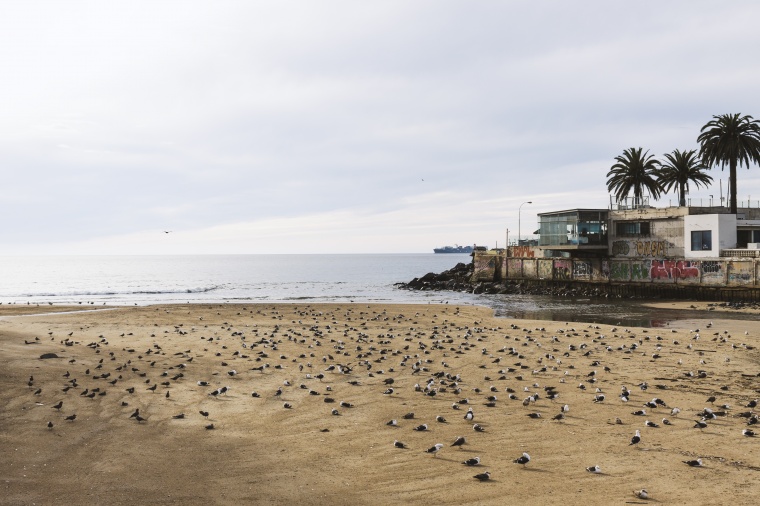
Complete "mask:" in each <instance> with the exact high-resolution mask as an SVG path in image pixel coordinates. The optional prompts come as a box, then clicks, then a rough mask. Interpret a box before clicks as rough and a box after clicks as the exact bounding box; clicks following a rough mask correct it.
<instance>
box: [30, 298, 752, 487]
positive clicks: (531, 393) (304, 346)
mask: <svg viewBox="0 0 760 506" xmlns="http://www.w3.org/2000/svg"><path fill="white" fill-rule="evenodd" d="M233 307H234V306H233ZM329 308H330V309H329V310H328V307H327V306H325V307H321V306H306V307H301V306H293V308H292V313H289V314H286V313H285V312H284V311H283V309H282V307H279V308H275V307H273V308H271V309H270V310H268V309H266V308H262V307H256V308H254V309H249V308H246V307H234V309H233V311H235V312H236V313H237V314H235V315H233V316H231V315H229V312H227V313H225V316H224V317H222V315H221V313H219V314H218V316H219V318H218V320H219V321H218V322H215V323H210V320H212V318H210V317H208V316H205V317H201V318H197V317H196V318H195V319H192V310H191V311H190V312H189V313H188V314H187V315H184V314H183V315H182V316H181V317H180V315H179V314H177V320H178V321H177V323H176V324H175V325H173V326H172V327H171V328H170V329H161V326H159V325H158V324H156V325H155V327H156V330H155V331H153V332H152V333H151V334H150V336H149V337H148V336H142V337H134V336H133V337H132V338H131V339H130V340H129V341H128V342H129V343H130V344H131V345H132V346H135V347H134V348H132V347H129V346H123V345H121V344H119V343H120V342H121V339H119V338H123V337H125V336H129V335H131V333H130V334H126V333H123V334H121V335H120V336H119V337H118V338H117V337H115V336H106V335H99V336H98V337H97V338H92V336H90V335H89V334H88V333H87V332H86V329H75V330H73V331H71V330H69V329H67V330H65V331H63V330H55V331H51V332H50V334H49V336H48V337H49V340H50V341H51V342H52V343H53V344H55V345H56V346H57V347H59V348H56V349H59V350H60V349H63V350H65V351H66V352H67V354H66V355H67V357H71V358H69V359H68V362H67V364H66V367H67V370H66V372H65V373H63V374H62V375H61V376H60V378H59V381H58V382H57V384H56V385H51V384H50V382H47V384H45V385H42V386H41V387H40V386H38V385H37V383H36V382H35V378H34V377H30V378H29V380H28V381H27V382H26V383H27V388H28V389H30V392H31V393H32V395H34V396H35V397H36V398H39V400H38V401H37V402H38V403H40V404H45V403H48V404H49V406H50V408H51V409H52V410H53V414H56V415H57V416H59V417H60V419H62V421H63V422H68V423H75V421H77V413H75V412H73V411H70V410H69V409H67V408H69V406H79V407H80V408H82V407H83V406H85V407H86V406H87V405H88V404H86V403H85V402H83V401H82V400H83V399H89V400H90V402H100V403H105V402H115V403H118V406H119V407H120V409H123V410H124V420H127V421H133V422H134V423H136V424H138V425H140V426H143V427H149V426H150V425H151V423H153V422H156V421H159V420H158V419H157V417H158V416H159V415H158V413H163V412H164V410H162V409H158V406H160V405H168V406H176V407H177V408H178V410H177V411H179V412H177V411H175V412H174V414H172V415H171V416H166V417H165V419H167V420H171V421H174V422H175V423H188V422H189V423H192V422H193V420H194V419H198V416H197V415H191V414H190V413H198V415H200V417H202V422H199V424H198V426H199V427H203V428H205V430H219V429H224V427H225V423H226V422H225V420H224V419H223V417H221V416H218V415H216V416H214V415H212V412H213V409H214V408H213V403H214V402H218V401H219V399H222V398H228V397H229V396H231V395H234V396H235V397H234V398H235V400H236V402H241V399H248V400H247V401H246V402H249V403H256V402H268V403H279V405H280V406H281V408H282V409H285V410H293V411H297V410H299V409H302V408H304V407H306V406H308V409H311V410H313V411H314V416H315V417H317V418H319V416H320V412H321V413H323V414H324V415H325V417H324V418H320V420H321V423H322V424H323V425H325V426H329V425H330V421H329V419H330V418H331V417H342V416H345V415H346V414H348V413H350V412H352V411H356V410H361V408H362V406H363V405H364V404H369V403H370V401H371V402H376V401H375V399H374V398H373V396H377V397H378V398H385V401H384V402H388V403H391V404H393V403H394V402H397V406H398V408H399V412H398V415H397V418H393V419H391V420H389V421H382V422H381V421H378V422H377V423H378V427H376V428H374V429H376V430H377V431H378V434H384V432H383V430H385V431H393V432H394V436H395V437H392V436H391V435H390V433H388V441H389V442H390V441H392V447H393V448H395V449H398V450H410V449H414V448H415V447H417V444H418V443H419V442H420V441H424V438H425V437H431V438H432V437H435V438H436V439H437V438H438V437H439V436H438V434H440V433H441V431H446V432H449V433H454V434H457V435H456V436H455V437H454V439H453V442H451V443H447V444H444V443H440V442H434V441H435V439H432V440H429V442H428V443H427V444H426V445H424V443H423V444H421V445H419V448H418V450H419V455H420V456H422V454H428V455H431V456H432V457H434V458H436V459H437V458H438V456H439V455H442V454H446V453H447V452H449V453H450V452H451V451H452V450H450V449H451V448H456V449H457V450H458V451H461V450H462V449H463V447H464V446H465V445H466V446H467V447H468V448H472V450H471V451H473V452H475V453H480V452H481V451H482V452H486V451H488V453H489V454H490V455H491V457H490V462H487V460H489V459H486V458H482V454H481V455H478V456H472V457H468V458H466V459H464V460H461V459H456V460H455V462H457V463H460V466H461V465H463V466H464V468H469V467H480V468H483V467H490V469H489V470H486V471H483V472H480V473H478V474H475V475H474V476H472V478H474V479H475V480H477V481H479V482H489V481H493V479H494V478H492V473H493V475H495V476H499V479H501V477H505V476H508V474H509V472H508V471H506V470H505V469H504V467H503V465H502V464H503V463H504V462H509V461H510V460H511V463H513V464H517V465H518V466H519V467H522V468H525V467H527V466H529V465H530V466H533V465H534V463H533V461H532V457H531V455H529V453H528V452H527V451H521V450H517V449H516V447H512V448H507V447H505V448H499V449H498V450H499V453H502V454H503V455H504V457H503V458H501V459H495V458H494V456H493V455H494V451H493V450H494V449H493V448H489V447H488V445H487V444H486V443H485V441H486V439H485V438H486V437H488V436H489V435H493V431H494V430H495V429H493V427H496V425H497V424H495V423H494V422H496V421H498V420H505V419H506V420H508V419H509V417H512V416H515V415H518V416H519V415H523V416H525V417H526V418H527V419H529V420H531V421H530V422H527V423H532V424H535V429H534V430H533V431H532V434H533V438H534V439H535V440H538V439H541V438H544V437H546V434H547V432H548V431H551V430H552V426H553V425H552V424H564V423H571V422H572V421H573V420H582V419H583V418H582V417H583V416H588V415H587V413H588V412H590V410H594V409H601V408H597V407H596V406H595V407H593V408H590V407H589V406H594V405H598V406H600V407H601V406H604V409H608V411H605V412H607V413H610V414H613V415H614V416H612V417H611V418H610V419H611V420H613V421H612V422H610V424H611V425H612V426H617V425H633V427H631V428H632V429H633V430H634V431H635V433H634V435H633V436H630V432H628V436H627V437H630V439H627V437H626V436H624V435H618V434H619V431H618V430H615V431H614V432H612V436H611V437H614V438H616V439H617V440H618V441H619V442H618V443H617V445H618V446H619V447H620V452H625V451H626V450H628V448H627V447H633V448H631V449H630V450H629V451H631V450H637V449H640V447H642V446H645V445H646V444H647V443H646V442H647V440H648V439H650V438H651V439H656V436H655V435H654V434H656V433H657V431H658V430H659V431H666V430H679V431H680V430H685V428H686V426H685V425H684V418H683V412H684V411H686V412H690V413H692V417H693V426H691V427H690V430H692V429H693V430H698V431H709V430H710V428H711V427H712V426H713V424H715V425H716V426H721V427H726V426H729V425H738V424H739V423H741V424H743V425H745V427H744V428H743V429H742V430H739V429H737V430H736V434H737V435H741V436H743V437H746V438H752V437H755V432H754V430H752V429H751V428H749V427H748V426H751V425H755V424H757V423H760V422H759V415H758V414H757V413H756V412H755V411H754V409H755V407H756V406H757V403H758V400H757V399H754V398H749V397H748V394H749V392H748V391H747V390H746V389H745V390H744V391H742V392H733V391H732V388H733V387H732V386H729V385H724V386H720V387H719V388H717V389H716V391H715V392H710V395H709V396H708V397H706V398H705V402H704V405H702V406H681V407H676V406H671V405H670V404H671V401H669V400H666V399H667V396H668V394H669V393H670V392H672V391H674V390H675V387H676V386H680V387H681V388H685V389H690V388H694V389H695V390H699V391H701V390H702V387H701V386H700V381H703V380H705V379H712V377H713V375H714V374H715V371H716V370H720V367H721V366H722V365H723V364H728V363H730V362H731V359H732V358H733V357H734V356H735V355H736V354H738V353H743V352H747V351H751V350H753V349H754V346H753V345H752V344H750V343H748V342H744V341H742V339H734V338H733V337H732V336H730V335H729V334H728V333H727V332H723V333H718V332H716V333H714V334H713V335H711V336H710V340H711V341H713V342H714V345H715V347H716V349H717V350H719V352H720V353H721V354H723V355H725V357H719V356H718V355H717V353H716V356H714V357H709V358H708V357H706V355H705V353H704V352H703V351H701V348H700V347H698V346H696V344H698V343H699V342H700V338H702V339H703V341H704V340H705V339H707V336H704V337H703V336H700V332H699V330H692V331H690V332H688V336H687V337H686V338H684V337H683V334H685V332H684V333H682V334H681V335H680V336H675V337H670V336H669V335H668V333H669V332H670V331H666V330H662V329H651V330H638V329H637V330H636V331H633V330H628V329H619V328H617V327H609V326H605V327H604V328H603V327H602V326H599V325H593V324H566V325H565V326H564V327H563V328H561V329H559V330H558V331H556V332H549V331H547V330H546V329H545V328H543V327H537V328H526V327H523V326H520V325H515V324H511V325H505V328H502V327H496V328H486V327H484V326H483V325H482V322H481V321H474V322H472V323H471V324H468V325H463V324H454V323H451V322H449V320H448V318H452V319H456V318H455V317H457V316H459V308H455V307H451V308H446V309H442V308H441V309H435V310H433V309H431V310H429V311H423V312H420V311H417V309H418V308H415V309H414V311H416V312H414V313H410V314H408V315H407V314H402V313H399V314H390V313H388V312H387V311H386V310H382V309H378V308H375V309H372V308H370V307H367V309H366V310H362V309H361V307H360V306H351V307H348V308H334V307H332V306H329ZM434 311H438V312H440V313H441V314H440V315H439V314H433V312H434ZM167 313H168V310H167ZM204 318H205V320H204ZM431 318H432V319H431ZM344 322H345V323H344ZM159 329H161V330H159ZM161 332H163V333H161ZM673 333H675V331H673ZM59 334H60V335H61V336H65V337H58V335H59ZM79 334H82V335H83V336H86V337H83V338H78V337H77V336H78V335H79ZM167 337H171V338H172V346H173V348H181V349H180V351H176V352H175V351H167V350H164V347H168V341H166V339H167ZM27 342H28V341H27ZM36 342H41V341H40V340H39V339H38V340H37V341H36ZM42 342H44V340H43V341H42ZM135 342H137V343H140V344H139V346H138V345H136V344H134V343H135ZM60 346H63V347H64V348H60ZM612 356H615V357H616V358H617V356H623V357H624V358H626V359H639V360H643V361H645V362H654V361H656V363H657V364H658V366H659V367H661V369H660V370H661V373H660V375H659V377H658V378H657V380H652V379H651V378H649V381H658V383H657V384H652V385H650V384H649V383H648V382H647V381H644V380H643V379H642V380H641V381H640V382H638V383H636V381H634V382H631V377H632V376H634V375H635V372H634V371H628V372H627V374H626V375H625V376H618V372H617V371H616V367H615V366H614V364H613V362H614V361H613V360H610V359H609V357H612ZM676 359H677V361H676ZM209 361H211V362H212V363H213V365H214V368H213V369H214V371H215V372H213V373H207V372H206V373H203V372H201V371H204V370H205V369H204V368H202V367H200V365H199V363H200V362H203V363H208V362H209ZM685 361H686V363H687V364H689V365H688V367H687V365H684V362H685ZM708 361H709V362H710V367H709V368H708V367H707V363H708ZM50 363H54V362H51V361H47V362H45V364H50ZM463 364H464V365H463ZM666 364H667V365H666ZM465 366H467V367H465ZM465 370H467V371H468V372H467V373H465V372H464V371H465ZM473 371H475V372H473ZM748 376H755V374H749V375H748ZM757 376H760V374H758V375H757ZM265 378H266V381H264V379H265ZM275 380H276V384H277V387H276V388H274V387H271V388H269V387H267V385H272V384H273V383H274V382H275ZM254 385H255V386H256V388H257V389H256V390H251V387H253V386H254ZM629 387H630V388H629ZM178 389H182V391H183V392H185V393H187V392H190V393H191V395H183V396H182V399H183V400H182V401H178V400H176V399H177V398H178V397H179V396H178V395H177V394H176V392H177V391H178ZM618 389H619V390H620V392H621V393H620V395H616V394H615V393H614V392H615V391H616V390H618ZM246 390H247V392H248V393H246ZM652 391H655V392H657V396H654V397H653V396H652V393H651V392H652ZM679 391H680V390H679ZM170 392H175V395H170ZM158 393H161V394H162V395H157V394H158ZM241 394H242V395H241ZM338 395H340V396H344V397H350V398H351V400H350V401H349V400H346V399H345V398H344V399H343V400H339V399H340V397H338ZM75 396H76V397H75ZM661 397H662V398H661ZM75 398H76V399H77V400H76V402H73V401H72V399H75ZM80 398H81V399H82V400H80ZM310 398H314V399H318V400H321V401H322V403H323V404H326V405H327V406H326V408H325V409H324V411H322V410H321V408H320V407H319V406H320V405H319V404H316V405H315V404H310V403H309V401H307V399H310ZM251 399H252V400H251ZM396 399H398V401H396ZM401 399H403V402H401ZM571 403H572V406H571ZM716 403H718V405H717V406H716ZM584 404H585V405H584ZM708 404H709V407H708V406H707V405H708ZM736 404H738V405H740V406H742V407H744V411H742V412H737V411H735V410H734V408H733V407H732V406H733V405H736ZM409 405H412V406H426V407H429V406H433V407H434V409H436V410H438V413H437V414H435V415H428V414H427V413H429V411H430V410H429V409H426V410H425V411H426V415H425V418H427V416H429V418H427V419H420V418H419V417H418V416H417V415H415V413H414V412H406V413H405V414H404V411H405V409H404V407H405V406H409ZM255 406H256V404H252V406H251V409H252V412H255V409H256V408H255ZM610 406H615V407H614V408H611V407H610ZM571 408H572V409H571ZM465 409H466V411H465ZM444 410H447V411H450V412H444ZM220 411H221V410H220ZM547 411H548V413H547ZM327 415H329V416H327ZM545 415H547V416H545ZM663 415H665V416H663ZM679 415H681V417H680V418H679ZM365 416H369V415H367V413H365ZM667 416H669V417H670V418H667ZM212 417H213V420H212ZM369 418H370V419H371V416H370V417H369ZM339 419H340V418H332V420H339ZM399 420H401V421H402V423H399ZM624 420H625V421H624ZM653 420H659V422H658V421H653ZM408 421H412V423H411V424H410V425H406V423H408ZM45 426H46V428H47V430H48V431H54V430H55V424H54V420H53V419H51V420H50V421H47V423H46V425H45ZM509 426H510V424H509V423H507V424H506V429H501V430H506V431H508V430H509ZM383 427H385V428H384V429H383ZM634 427H641V428H634ZM410 428H411V430H412V431H413V433H418V434H419V436H415V438H416V439H415V441H416V442H417V443H415V444H412V443H410V442H403V441H401V440H400V436H399V435H398V434H399V432H398V431H402V433H403V431H404V430H409V429H410ZM650 429H651V431H650ZM464 430H472V436H469V437H466V436H464V435H461V434H462V433H463V431H464ZM642 430H644V431H645V432H646V434H647V436H646V437H644V436H642ZM322 431H323V432H329V429H328V428H324V429H322ZM410 434H411V433H410ZM426 435H430V436H426ZM449 441H451V439H449ZM522 443H523V444H522V445H521V446H530V443H531V442H530V440H524V441H523V442H522ZM626 443H627V444H626ZM518 451H519V453H518ZM512 452H514V453H513V454H512V456H509V455H510V454H511V453H512ZM520 453H521V455H520ZM534 453H535V452H534ZM515 454H516V455H515ZM615 458H616V456H615V455H610V457H609V459H610V460H614V459H615ZM438 460H440V459H438ZM681 462H682V463H685V464H686V465H688V466H689V467H706V466H704V465H703V459H702V458H701V457H699V458H695V459H689V460H682V461H681ZM486 463H488V466H486ZM602 464H604V462H602ZM535 465H539V466H540V465H542V464H541V455H538V464H535ZM583 470H584V469H583V468H581V469H580V472H581V473H582V472H583ZM585 471H586V472H588V473H591V474H595V475H602V476H604V473H602V470H601V467H600V466H599V465H598V464H595V465H593V466H589V467H585ZM472 478H470V479H472ZM634 495H635V496H636V497H638V498H639V499H648V498H651V495H650V493H649V492H647V490H646V489H638V490H636V491H634Z"/></svg>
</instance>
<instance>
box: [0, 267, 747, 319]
mask: <svg viewBox="0 0 760 506" xmlns="http://www.w3.org/2000/svg"><path fill="white" fill-rule="evenodd" d="M470 260H471V257H470V256H469V255H459V254H444V255H440V254H439V255H436V254H433V253H430V254H398V255H196V256H193V255H182V256H32V257H0V303H3V304H9V303H13V304H27V303H28V304H48V303H53V304H80V303H81V304H91V305H104V304H107V305H134V304H138V305H143V304H162V303H167V304H175V303H185V302H193V303H212V302H305V303H310V302H311V303H317V302H366V303H402V304H407V303H422V304H425V303H449V304H477V305H482V306H487V307H490V308H493V309H494V311H495V314H496V315H497V316H501V317H505V318H526V319H536V320H553V321H566V322H575V321H584V322H592V323H604V324H611V325H618V324H619V325H627V326H640V327H657V326H663V325H666V324H667V322H669V321H673V320H679V319H687V318H688V319H700V318H703V319H711V318H716V316H715V315H716V314H717V313H715V312H709V311H704V312H694V311H687V312H685V311H678V310H667V309H652V308H647V307H644V306H642V302H643V301H636V300H623V299H607V298H569V297H568V298H563V297H550V296H538V295H485V294H481V295H475V294H469V293H460V292H434V291H410V290H401V289H398V288H396V287H395V286H394V285H395V284H396V283H399V282H408V281H410V280H411V279H412V278H415V277H421V276H423V275H425V274H426V273H428V272H435V273H440V272H442V271H445V270H447V269H450V268H452V267H454V266H455V265H456V264H457V263H460V262H461V263H468V262H470ZM722 314H723V315H725V314H730V315H731V317H732V318H736V319H748V320H756V319H758V318H757V317H755V316H752V315H741V314H738V313H735V314H734V313H722Z"/></svg>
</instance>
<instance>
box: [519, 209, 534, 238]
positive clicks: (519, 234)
mask: <svg viewBox="0 0 760 506" xmlns="http://www.w3.org/2000/svg"><path fill="white" fill-rule="evenodd" d="M532 203H533V202H531V201H528V202H523V203H522V204H520V207H518V208H517V245H518V246H519V245H520V232H521V230H520V228H521V227H520V226H521V223H520V221H521V220H520V211H522V206H524V205H525V204H532Z"/></svg>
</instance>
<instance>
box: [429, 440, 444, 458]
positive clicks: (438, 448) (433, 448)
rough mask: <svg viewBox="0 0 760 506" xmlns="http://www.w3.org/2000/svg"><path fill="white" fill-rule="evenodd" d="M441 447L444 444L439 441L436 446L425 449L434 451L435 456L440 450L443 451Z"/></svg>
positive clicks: (430, 451)
mask: <svg viewBox="0 0 760 506" xmlns="http://www.w3.org/2000/svg"><path fill="white" fill-rule="evenodd" d="M441 448H443V445H442V444H441V443H437V444H436V445H435V446H431V447H430V448H428V449H427V450H425V453H432V454H433V457H435V456H436V455H438V452H439V451H441Z"/></svg>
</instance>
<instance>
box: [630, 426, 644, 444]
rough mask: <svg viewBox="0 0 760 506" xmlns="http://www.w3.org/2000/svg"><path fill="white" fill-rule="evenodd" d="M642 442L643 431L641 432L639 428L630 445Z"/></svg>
mask: <svg viewBox="0 0 760 506" xmlns="http://www.w3.org/2000/svg"><path fill="white" fill-rule="evenodd" d="M640 442H641V432H639V429H636V435H635V436H633V437H632V438H631V443H630V444H629V445H628V446H631V445H637V444H639V443H640Z"/></svg>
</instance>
